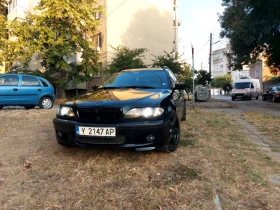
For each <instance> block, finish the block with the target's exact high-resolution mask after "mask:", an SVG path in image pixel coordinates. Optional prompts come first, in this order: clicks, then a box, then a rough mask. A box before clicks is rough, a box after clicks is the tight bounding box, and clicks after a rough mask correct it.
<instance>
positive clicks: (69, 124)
mask: <svg viewBox="0 0 280 210" xmlns="http://www.w3.org/2000/svg"><path fill="white" fill-rule="evenodd" d="M53 125H54V129H55V132H56V139H57V141H58V143H59V144H62V145H66V146H67V145H69V146H87V147H104V148H135V149H138V150H150V149H155V148H156V149H159V148H161V147H163V146H164V145H166V144H167V143H168V138H169V130H170V126H169V121H164V120H157V121H146V122H125V123H116V124H93V123H79V122H76V121H71V120H63V119H58V118H55V119H53ZM76 126H89V127H115V128H116V137H95V136H94V137H93V136H80V135H77V134H76ZM151 136H153V138H149V137H151Z"/></svg>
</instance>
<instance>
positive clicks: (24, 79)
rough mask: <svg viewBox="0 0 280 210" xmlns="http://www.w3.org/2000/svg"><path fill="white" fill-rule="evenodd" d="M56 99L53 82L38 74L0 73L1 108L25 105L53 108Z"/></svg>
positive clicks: (28, 106)
mask: <svg viewBox="0 0 280 210" xmlns="http://www.w3.org/2000/svg"><path fill="white" fill-rule="evenodd" d="M54 101H55V94H54V88H53V86H52V85H51V83H50V82H49V81H48V80H46V79H44V78H42V77H38V76H31V75H26V74H2V75H0V109H2V108H3V107H4V106H24V107H25V108H26V109H32V108H34V107H35V106H39V107H40V108H41V109H51V108H52V107H53V103H54Z"/></svg>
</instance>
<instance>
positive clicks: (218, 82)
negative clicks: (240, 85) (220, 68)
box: [211, 74, 232, 88]
mask: <svg viewBox="0 0 280 210" xmlns="http://www.w3.org/2000/svg"><path fill="white" fill-rule="evenodd" d="M228 83H229V84H231V83H232V78H231V75H230V74H226V75H221V76H217V77H215V78H214V79H213V80H212V81H211V86H212V87H215V88H222V87H223V86H224V85H225V84H228Z"/></svg>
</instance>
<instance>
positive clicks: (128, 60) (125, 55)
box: [105, 45, 148, 74]
mask: <svg viewBox="0 0 280 210" xmlns="http://www.w3.org/2000/svg"><path fill="white" fill-rule="evenodd" d="M111 47H112V48H113V49H114V50H115V51H116V53H115V56H114V57H113V58H112V61H111V63H110V64H109V65H108V67H107V69H106V70H105V72H106V73H108V74H112V73H114V72H117V71H118V70H120V69H124V68H126V69H127V68H144V67H147V66H146V65H145V63H144V59H145V56H144V53H145V52H147V51H148V50H147V49H146V48H135V49H129V48H128V47H125V46H122V45H119V46H117V47H113V46H111Z"/></svg>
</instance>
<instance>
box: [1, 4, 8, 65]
mask: <svg viewBox="0 0 280 210" xmlns="http://www.w3.org/2000/svg"><path fill="white" fill-rule="evenodd" d="M6 15H7V8H6V7H5V5H4V4H3V3H2V1H1V0H0V51H1V50H2V49H3V48H4V45H5V41H6V40H7V29H6ZM1 62H2V57H0V65H1Z"/></svg>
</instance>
